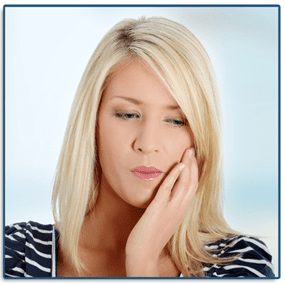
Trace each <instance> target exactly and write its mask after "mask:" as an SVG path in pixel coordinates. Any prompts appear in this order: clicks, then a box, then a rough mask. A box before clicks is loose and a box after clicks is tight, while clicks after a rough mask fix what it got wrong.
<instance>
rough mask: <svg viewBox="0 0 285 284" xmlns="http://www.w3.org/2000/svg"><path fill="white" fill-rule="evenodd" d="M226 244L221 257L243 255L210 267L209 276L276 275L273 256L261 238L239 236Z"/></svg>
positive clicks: (271, 276) (220, 254)
mask: <svg viewBox="0 0 285 284" xmlns="http://www.w3.org/2000/svg"><path fill="white" fill-rule="evenodd" d="M224 246H225V248H224V250H222V251H221V252H220V253H219V254H218V256H219V257H229V256H235V255H238V254H240V255H241V256H240V257H239V258H238V259H236V260H234V261H232V262H230V263H227V264H225V265H214V266H212V267H211V268H208V269H209V271H208V277H270V278H273V277H275V275H274V272H273V271H274V267H273V264H272V263H271V261H272V256H271V254H270V252H269V250H268V248H267V246H266V245H265V243H264V242H262V241H261V240H259V239H257V238H253V237H247V236H237V237H234V238H232V239H230V240H228V242H227V244H224ZM206 269H207V268H206Z"/></svg>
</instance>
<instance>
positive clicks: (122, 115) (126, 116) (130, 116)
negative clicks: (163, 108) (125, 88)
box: [115, 112, 188, 127]
mask: <svg viewBox="0 0 285 284" xmlns="http://www.w3.org/2000/svg"><path fill="white" fill-rule="evenodd" d="M115 116H116V117H118V118H121V119H125V120H131V119H135V118H138V117H139V115H138V114H136V113H121V112H116V115H115ZM134 116H137V117H134ZM165 121H166V122H170V123H171V124H173V125H174V126H176V127H182V126H187V125H188V124H187V122H186V121H185V120H179V119H171V118H168V119H166V120H165Z"/></svg>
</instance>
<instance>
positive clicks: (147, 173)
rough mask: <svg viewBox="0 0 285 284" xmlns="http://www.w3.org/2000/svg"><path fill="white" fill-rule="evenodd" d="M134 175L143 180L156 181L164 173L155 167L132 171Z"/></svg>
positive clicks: (141, 167)
mask: <svg viewBox="0 0 285 284" xmlns="http://www.w3.org/2000/svg"><path fill="white" fill-rule="evenodd" d="M132 173H133V174H134V175H135V176H136V177H138V178H139V179H142V180H148V181H150V180H154V179H156V178H157V177H159V176H160V175H161V174H162V172H161V171H160V170H158V169H157V168H155V167H145V166H140V167H136V168H134V169H133V170H132Z"/></svg>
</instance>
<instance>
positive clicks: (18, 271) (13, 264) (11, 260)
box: [5, 223, 26, 277]
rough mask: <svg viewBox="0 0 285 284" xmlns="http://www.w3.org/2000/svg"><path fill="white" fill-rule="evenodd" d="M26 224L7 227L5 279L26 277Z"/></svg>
mask: <svg viewBox="0 0 285 284" xmlns="http://www.w3.org/2000/svg"><path fill="white" fill-rule="evenodd" d="M25 242H26V223H16V224H12V225H9V226H6V227H5V277H25V272H26V263H25Z"/></svg>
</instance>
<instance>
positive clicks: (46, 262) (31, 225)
mask: <svg viewBox="0 0 285 284" xmlns="http://www.w3.org/2000/svg"><path fill="white" fill-rule="evenodd" d="M53 228H54V226H53V225H43V224H39V223H37V222H33V221H30V222H22V223H15V224H12V225H8V226H6V227H5V276H6V277H37V276H38V277H49V276H50V272H51V252H52V236H53V230H54V229H53Z"/></svg>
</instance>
